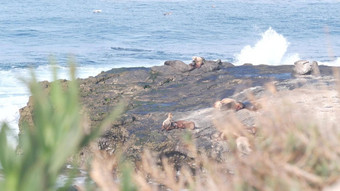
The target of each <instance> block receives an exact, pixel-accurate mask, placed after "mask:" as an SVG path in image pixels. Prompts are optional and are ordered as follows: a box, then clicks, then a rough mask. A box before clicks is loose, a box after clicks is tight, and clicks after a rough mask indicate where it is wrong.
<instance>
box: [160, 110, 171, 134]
mask: <svg viewBox="0 0 340 191" xmlns="http://www.w3.org/2000/svg"><path fill="white" fill-rule="evenodd" d="M172 117H173V115H172V113H168V118H166V120H164V121H163V123H162V131H164V130H167V131H168V130H170V129H171V128H172V126H173V125H172V124H173V121H172Z"/></svg>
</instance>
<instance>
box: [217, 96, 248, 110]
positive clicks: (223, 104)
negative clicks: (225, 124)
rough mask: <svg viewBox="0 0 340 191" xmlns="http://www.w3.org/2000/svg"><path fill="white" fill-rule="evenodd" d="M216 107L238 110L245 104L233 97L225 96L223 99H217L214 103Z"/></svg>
mask: <svg viewBox="0 0 340 191" xmlns="http://www.w3.org/2000/svg"><path fill="white" fill-rule="evenodd" d="M214 108H216V109H219V110H234V111H238V110H240V109H243V108H245V105H244V104H243V103H242V102H239V101H236V100H234V99H231V98H224V99H222V100H221V101H216V102H215V104H214Z"/></svg>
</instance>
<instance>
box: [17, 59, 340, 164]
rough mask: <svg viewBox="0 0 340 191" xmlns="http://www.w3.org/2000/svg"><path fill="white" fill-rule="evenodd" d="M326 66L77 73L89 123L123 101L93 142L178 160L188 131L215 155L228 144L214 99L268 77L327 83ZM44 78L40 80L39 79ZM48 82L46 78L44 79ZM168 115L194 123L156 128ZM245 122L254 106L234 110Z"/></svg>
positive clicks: (184, 154)
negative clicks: (312, 72) (301, 72)
mask: <svg viewBox="0 0 340 191" xmlns="http://www.w3.org/2000/svg"><path fill="white" fill-rule="evenodd" d="M332 70H333V69H332V68H331V67H326V66H320V73H321V75H322V76H326V77H318V78H315V77H311V78H303V79H300V78H295V77H293V75H292V72H293V66H266V65H260V66H252V65H243V66H233V65H232V64H230V63H226V62H222V61H220V60H217V61H206V62H205V63H204V65H202V67H201V68H196V69H191V68H190V67H189V66H188V65H186V64H185V63H183V62H181V61H167V62H165V65H163V66H154V67H151V68H144V67H139V68H119V69H112V70H110V71H107V72H102V73H100V74H99V75H97V76H95V77H89V78H87V79H79V84H80V85H79V87H80V96H81V103H82V104H83V105H84V108H85V110H86V112H87V114H88V116H89V119H90V125H91V126H92V127H95V126H98V125H99V124H100V123H101V122H102V120H103V119H104V118H105V117H106V116H107V115H108V114H109V113H110V111H112V110H113V109H114V107H115V106H116V105H117V103H118V102H120V101H121V100H124V101H125V102H126V103H127V111H126V113H124V114H123V116H122V117H121V118H120V119H119V120H118V121H116V122H115V123H113V124H112V125H111V128H109V129H107V130H106V131H105V132H104V134H103V135H102V136H101V137H100V138H99V139H98V141H97V142H98V143H97V145H98V148H99V149H101V150H106V151H107V152H109V153H114V152H115V151H116V150H117V149H120V148H121V147H123V146H126V147H127V149H126V154H127V156H128V157H129V158H131V159H133V160H138V159H139V156H140V153H141V152H142V151H143V149H149V150H151V151H155V152H157V153H159V155H160V156H166V157H169V158H170V159H172V160H173V161H176V163H178V164H180V163H181V162H185V163H188V162H189V161H190V160H191V158H192V157H193V156H191V155H190V152H188V150H187V148H186V147H185V144H184V142H183V141H185V140H184V137H185V136H188V135H190V136H191V137H192V138H193V140H194V142H195V143H196V145H197V148H198V150H201V151H202V152H205V153H207V155H209V156H211V157H214V158H217V159H219V156H220V155H221V153H224V152H228V149H229V148H228V144H227V142H225V141H221V140H219V139H218V137H216V133H218V132H217V130H216V128H215V126H214V125H215V124H214V120H212V119H215V118H216V116H222V117H225V116H226V115H227V113H228V112H230V111H219V114H218V115H217V114H216V109H214V108H213V105H214V103H215V102H216V101H217V100H221V99H223V98H227V97H231V98H233V99H236V100H238V101H241V102H247V101H248V97H247V96H248V95H249V93H251V94H252V95H254V97H255V98H260V97H261V96H262V95H263V94H265V92H266V89H265V85H266V84H267V83H268V82H272V83H273V84H275V87H276V90H277V91H285V90H292V89H296V88H301V87H307V88H308V86H313V87H314V86H318V85H319V86H327V87H329V86H332V85H333V84H334V79H332V78H331V77H327V76H330V75H332ZM43 84H45V83H43ZM44 86H46V88H48V83H47V84H45V85H44ZM31 109H32V103H31V102H29V103H28V105H27V106H26V107H24V108H22V109H21V110H20V115H21V118H20V121H21V122H20V124H22V122H23V121H28V122H31V121H32V120H31V114H32V112H31ZM169 112H171V113H173V118H174V120H176V121H178V120H186V121H192V122H194V123H195V129H193V130H187V129H173V130H171V131H162V128H161V127H162V123H163V121H164V120H165V119H166V118H167V115H168V113H169ZM234 113H235V115H236V116H237V118H239V119H240V121H241V122H242V123H244V124H245V125H246V126H252V125H254V124H255V118H256V116H257V115H258V112H256V111H251V110H247V109H242V110H239V111H237V112H234Z"/></svg>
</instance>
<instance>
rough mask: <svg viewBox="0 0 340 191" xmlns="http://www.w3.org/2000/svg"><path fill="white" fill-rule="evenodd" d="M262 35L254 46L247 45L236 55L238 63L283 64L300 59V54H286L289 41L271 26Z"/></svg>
mask: <svg viewBox="0 0 340 191" xmlns="http://www.w3.org/2000/svg"><path fill="white" fill-rule="evenodd" d="M261 36H262V38H261V39H260V40H259V41H258V42H257V43H256V44H255V45H254V46H253V47H252V46H250V45H247V46H245V47H244V48H243V49H242V50H241V52H240V53H239V54H237V55H236V56H235V60H236V64H237V65H241V64H244V63H252V64H255V65H258V64H268V65H281V64H293V63H294V61H296V60H299V55H298V54H293V55H287V54H286V52H287V49H288V46H289V42H288V41H287V40H286V38H285V37H284V36H283V35H281V34H278V33H277V32H276V31H275V30H274V29H272V28H271V27H270V28H269V29H268V30H267V31H265V32H264V33H263V34H262V35H261Z"/></svg>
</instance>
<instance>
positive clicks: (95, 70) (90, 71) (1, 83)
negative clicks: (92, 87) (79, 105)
mask: <svg viewBox="0 0 340 191" xmlns="http://www.w3.org/2000/svg"><path fill="white" fill-rule="evenodd" d="M109 69H111V67H108V66H98V67H96V66H84V67H79V68H78V69H77V74H76V76H77V77H78V78H86V77H89V76H95V75H97V74H99V73H100V72H101V71H106V70H109ZM34 73H35V74H36V77H37V80H38V81H43V80H48V81H51V80H52V69H51V67H50V66H46V65H44V66H39V67H38V68H36V69H34ZM19 78H20V79H19ZM58 78H59V79H69V68H68V67H63V66H58ZM21 79H22V80H24V81H28V80H29V79H30V70H29V69H27V68H14V69H12V70H0V123H1V122H6V123H7V124H8V126H9V128H10V136H9V137H8V138H9V141H10V143H11V144H13V145H14V146H15V145H16V142H17V141H16V140H15V139H16V138H17V135H18V132H19V128H18V122H19V109H20V108H22V107H24V106H25V105H26V104H27V102H28V98H29V96H30V93H29V90H28V88H27V87H26V84H25V83H24V82H23V81H22V80H21Z"/></svg>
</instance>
